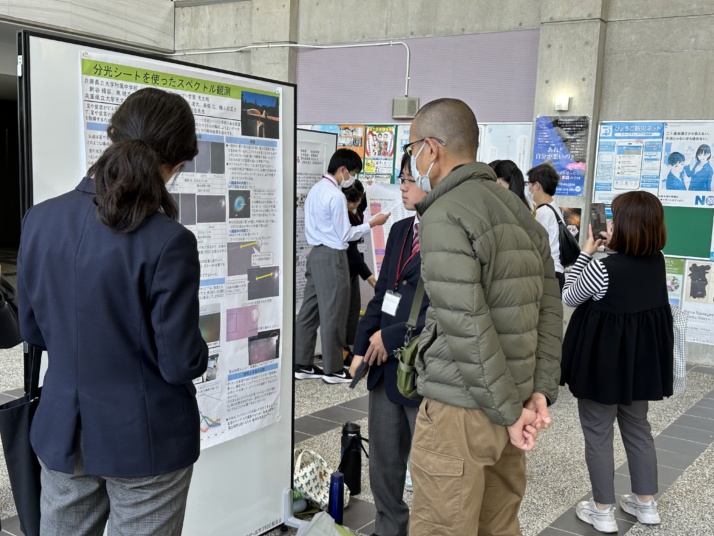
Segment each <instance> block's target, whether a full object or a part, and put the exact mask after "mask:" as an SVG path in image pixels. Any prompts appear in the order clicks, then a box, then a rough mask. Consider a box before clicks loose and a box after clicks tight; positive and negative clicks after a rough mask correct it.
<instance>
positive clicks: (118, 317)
mask: <svg viewBox="0 0 714 536" xmlns="http://www.w3.org/2000/svg"><path fill="white" fill-rule="evenodd" d="M107 134H108V136H109V138H110V140H111V141H112V145H111V146H110V147H109V148H108V149H107V150H106V151H105V152H104V153H103V154H102V156H101V157H100V158H99V160H98V161H97V162H96V163H95V164H94V165H93V166H92V167H91V168H90V170H89V171H88V173H87V175H88V176H87V177H85V178H84V179H82V181H81V182H80V183H79V185H78V186H77V188H76V189H75V190H74V191H72V192H69V193H67V194H64V195H61V196H59V197H57V198H54V199H51V200H49V201H46V202H43V203H40V204H38V205H36V206H34V207H33V208H32V209H31V210H30V211H29V212H28V213H27V214H26V216H25V220H24V225H23V231H22V237H21V244H20V251H19V255H18V287H19V291H20V304H19V305H20V307H19V309H20V329H21V332H22V335H23V337H24V339H25V341H27V342H28V343H29V344H32V345H34V346H37V347H40V348H43V349H46V350H47V353H48V360H49V366H48V369H47V373H46V375H45V378H44V384H43V390H42V397H41V399H40V403H39V407H38V408H37V412H36V414H35V417H34V420H33V423H32V429H31V434H30V437H31V441H32V446H33V448H34V450H35V452H36V453H37V456H38V458H39V459H40V462H41V466H42V499H41V514H42V521H41V523H42V528H41V530H42V535H43V536H45V535H50V534H72V535H73V536H74V535H82V534H101V533H102V530H103V527H104V524H105V523H106V521H107V519H109V533H110V534H114V533H117V534H162V535H166V534H168V535H173V534H176V535H178V534H180V533H181V527H182V524H183V517H184V516H183V514H184V510H185V504H186V496H187V493H188V485H189V483H190V480H191V473H192V468H193V463H194V462H195V461H196V460H197V458H198V455H199V434H200V432H199V412H198V405H197V403H196V389H195V388H194V386H193V383H192V380H193V379H194V378H196V377H199V376H200V375H201V374H202V373H203V372H204V371H205V370H206V365H207V360H208V349H207V347H206V343H205V342H204V341H203V339H202V337H201V333H200V331H199V327H198V315H199V302H198V288H199V277H200V275H199V260H198V251H197V244H196V238H195V237H194V235H193V233H191V231H189V230H188V229H186V228H185V227H183V226H182V225H181V224H179V223H178V222H177V221H176V216H177V213H178V209H177V207H176V204H175V202H174V201H173V199H172V197H171V195H170V194H169V193H168V191H167V189H166V186H165V185H166V182H168V180H169V179H170V178H171V177H172V176H173V175H175V174H176V173H177V172H178V171H180V169H181V167H182V166H183V163H184V162H186V161H187V160H191V159H193V158H194V156H195V155H196V154H197V153H198V149H197V141H196V127H195V122H194V118H193V114H192V112H191V109H190V107H189V105H188V103H187V102H186V101H185V100H184V99H183V98H181V97H180V96H178V95H176V94H172V93H167V92H165V91H161V90H158V89H154V88H147V89H142V90H140V91H137V92H135V93H133V94H132V95H130V96H129V97H128V98H127V99H126V100H125V101H124V103H123V104H122V105H121V106H120V107H119V108H118V109H117V110H116V112H115V113H114V115H113V117H112V118H111V121H110V125H109V127H108V129H107ZM110 505H111V507H110Z"/></svg>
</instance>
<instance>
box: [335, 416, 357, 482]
mask: <svg viewBox="0 0 714 536" xmlns="http://www.w3.org/2000/svg"><path fill="white" fill-rule="evenodd" d="M340 470H341V471H342V473H343V474H344V475H345V485H346V486H347V487H348V488H349V490H350V493H351V494H352V495H359V493H360V492H361V491H362V436H361V435H360V426H359V424H356V423H353V422H349V421H347V422H346V423H345V425H344V426H343V427H342V463H341V464H340Z"/></svg>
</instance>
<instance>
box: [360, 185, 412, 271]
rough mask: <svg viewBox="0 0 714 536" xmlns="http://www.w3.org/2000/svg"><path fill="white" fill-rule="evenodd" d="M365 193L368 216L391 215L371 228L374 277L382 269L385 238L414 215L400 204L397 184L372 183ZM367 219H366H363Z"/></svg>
mask: <svg viewBox="0 0 714 536" xmlns="http://www.w3.org/2000/svg"><path fill="white" fill-rule="evenodd" d="M366 193H367V210H368V211H369V216H370V217H372V216H376V215H377V214H380V213H382V214H387V213H389V214H391V217H390V218H389V219H388V220H387V223H385V224H384V225H380V226H377V227H373V228H372V233H371V235H372V258H373V260H374V267H375V274H374V275H375V277H376V276H377V275H378V274H379V270H380V269H381V268H382V260H383V259H384V253H385V250H386V247H387V238H388V237H389V232H390V231H391V230H392V225H394V224H395V223H396V222H398V221H399V220H402V219H404V218H408V217H411V216H413V215H414V212H413V211H409V210H407V209H405V208H404V203H402V192H401V190H400V189H399V186H398V185H397V184H379V183H373V184H371V185H368V186H367V188H366ZM365 219H367V218H365Z"/></svg>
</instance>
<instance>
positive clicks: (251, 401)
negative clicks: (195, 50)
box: [78, 52, 285, 448]
mask: <svg viewBox="0 0 714 536" xmlns="http://www.w3.org/2000/svg"><path fill="white" fill-rule="evenodd" d="M78 61H80V62H81V73H82V74H81V85H82V105H83V113H84V117H83V125H84V139H85V144H84V148H85V158H86V163H87V167H89V166H91V165H92V164H93V163H94V162H95V161H96V159H97V158H98V157H99V156H100V155H101V154H102V152H103V151H104V149H105V148H106V147H107V146H108V145H109V139H108V137H107V134H106V131H107V127H108V124H109V121H110V118H111V116H112V114H113V113H114V111H115V110H116V109H117V108H118V107H119V105H121V103H122V102H124V100H125V99H126V98H127V97H128V96H129V95H131V94H132V93H133V92H135V91H138V90H140V89H143V88H147V87H155V88H159V89H163V90H166V91H171V92H174V93H177V94H179V95H181V96H182V97H183V98H184V99H185V100H186V101H187V102H188V104H189V106H190V107H191V110H192V111H193V114H194V117H195V121H196V132H197V140H198V154H197V155H196V157H195V158H194V159H193V160H191V161H189V162H186V163H185V165H184V167H183V169H182V170H181V171H180V172H179V173H178V174H177V175H175V176H174V177H173V178H172V179H171V180H170V181H169V183H168V184H167V188H168V190H169V192H170V193H171V195H172V197H173V199H174V201H175V203H176V206H177V207H178V221H179V222H180V223H182V224H183V225H184V226H185V227H186V228H187V229H189V230H190V231H191V232H193V233H194V234H195V235H196V239H197V242H198V252H199V261H200V265H201V283H200V290H199V302H200V317H199V328H200V330H201V334H202V335H203V338H204V339H205V341H206V343H207V344H208V351H209V356H208V370H207V371H206V372H205V373H204V374H203V375H202V376H201V377H200V378H196V379H195V380H194V384H195V386H196V390H197V395H196V398H197V400H198V406H199V411H200V422H198V423H196V426H198V427H199V428H200V430H201V435H200V437H201V448H207V447H211V446H214V445H217V444H220V443H223V442H225V441H228V440H230V439H233V438H236V437H238V436H241V435H244V434H247V433H250V432H252V431H255V430H257V429H259V428H263V427H265V426H268V425H270V424H272V423H275V422H277V420H278V418H279V406H280V395H281V390H280V362H281V360H280V356H281V353H282V337H281V328H282V318H283V298H282V296H283V292H284V288H283V284H284V274H283V272H282V267H283V266H284V259H283V258H282V256H283V227H284V226H283V218H284V214H285V211H284V210H283V206H282V199H283V181H282V175H283V174H282V166H283V164H282V143H283V142H282V139H281V129H280V124H281V112H282V111H283V110H282V99H281V93H280V90H278V91H264V90H260V89H256V88H250V87H242V86H236V85H234V83H233V79H231V78H228V77H223V76H222V75H219V74H213V75H205V77H203V78H196V73H195V72H194V71H190V70H188V69H186V68H183V67H181V66H179V65H162V66H160V67H157V65H156V64H155V63H151V62H149V61H148V60H146V61H144V60H141V59H138V58H132V59H126V58H125V57H124V56H114V55H112V54H110V53H96V52H81V54H80V57H79V58H78ZM201 76H204V75H201Z"/></svg>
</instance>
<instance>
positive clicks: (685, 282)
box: [592, 120, 714, 345]
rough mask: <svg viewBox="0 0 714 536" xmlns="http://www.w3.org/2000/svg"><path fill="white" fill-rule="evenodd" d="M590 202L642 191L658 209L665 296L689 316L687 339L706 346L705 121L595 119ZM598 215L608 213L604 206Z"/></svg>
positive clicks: (710, 194) (710, 306)
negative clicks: (664, 239) (661, 221)
mask: <svg viewBox="0 0 714 536" xmlns="http://www.w3.org/2000/svg"><path fill="white" fill-rule="evenodd" d="M597 132H598V139H597V149H596V154H597V156H596V159H595V173H594V184H593V198H592V200H593V201H594V202H601V203H606V204H608V205H609V204H610V203H612V201H613V199H614V198H615V197H616V196H617V195H619V194H620V193H623V192H628V191H645V192H649V193H651V194H653V195H656V196H657V197H658V198H659V200H660V201H661V202H662V205H663V206H664V218H665V224H666V227H667V243H666V245H665V247H664V249H663V253H664V254H665V255H666V257H665V260H666V271H667V272H666V273H667V275H666V282H667V292H668V294H669V301H670V303H671V304H672V305H674V306H679V307H681V308H682V309H684V310H685V311H687V312H688V313H689V318H688V330H687V341H688V342H696V343H701V344H708V345H714V328H713V327H712V326H713V324H712V319H713V318H714V299H713V298H714V294H712V292H711V288H712V286H711V282H712V279H711V275H710V274H711V272H712V268H714V264H712V263H711V262H707V261H714V181H712V175H713V174H714V171H713V170H712V165H711V163H710V160H711V152H712V146H713V145H714V122H713V121H666V120H661V121H603V122H601V123H600V124H599V125H598V130H597ZM606 212H607V213H608V215H609V216H610V217H612V213H611V210H610V207H609V206H608V207H607V209H606Z"/></svg>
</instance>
